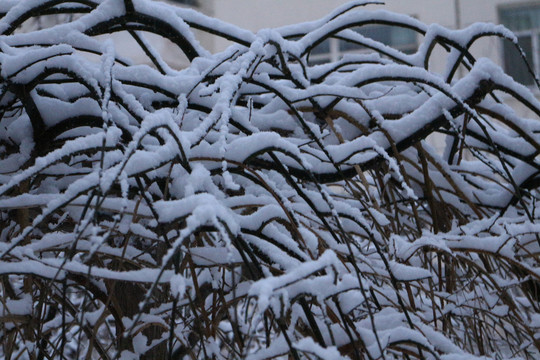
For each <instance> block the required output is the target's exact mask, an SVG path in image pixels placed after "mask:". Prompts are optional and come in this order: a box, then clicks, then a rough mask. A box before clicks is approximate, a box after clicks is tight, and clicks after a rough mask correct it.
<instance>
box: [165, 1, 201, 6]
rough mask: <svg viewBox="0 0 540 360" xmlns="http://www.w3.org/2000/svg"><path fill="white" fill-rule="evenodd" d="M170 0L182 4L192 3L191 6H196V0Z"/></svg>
mask: <svg viewBox="0 0 540 360" xmlns="http://www.w3.org/2000/svg"><path fill="white" fill-rule="evenodd" d="M170 1H171V2H173V3H179V4H184V5H192V6H197V5H198V4H197V0H170Z"/></svg>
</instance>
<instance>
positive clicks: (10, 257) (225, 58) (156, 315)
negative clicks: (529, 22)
mask: <svg viewBox="0 0 540 360" xmlns="http://www.w3.org/2000/svg"><path fill="white" fill-rule="evenodd" d="M56 3H57V2H55V1H50V2H47V1H42V0H26V1H20V2H17V1H11V0H6V1H2V2H0V13H1V14H4V13H6V15H5V16H4V17H2V18H1V19H0V33H1V34H2V35H1V36H0V48H1V50H2V51H1V53H0V63H1V64H2V66H1V70H0V77H1V78H2V80H3V82H1V83H0V107H1V112H0V274H2V275H5V277H4V279H5V280H3V281H5V283H4V285H3V286H4V287H3V289H5V290H3V292H2V298H1V299H0V300H2V301H1V306H0V311H1V312H2V314H0V315H2V316H8V315H9V314H11V315H21V316H32V317H33V318H35V319H36V320H35V321H36V323H39V326H40V329H45V330H44V331H47V332H48V333H49V334H51V340H50V343H51V344H57V343H61V339H60V337H59V336H60V335H61V334H62V331H64V330H63V326H65V327H67V328H69V329H72V330H70V331H71V332H69V333H66V334H64V335H67V336H71V337H73V338H74V339H81V340H80V342H79V345H76V346H79V347H81V348H82V347H83V346H86V344H89V343H90V341H94V342H93V343H92V344H95V345H96V349H97V348H99V349H108V350H103V351H105V353H106V354H107V356H108V357H110V358H138V357H140V356H141V355H142V353H144V352H146V351H149V349H150V348H151V347H152V346H154V345H157V344H158V343H160V342H161V341H163V342H164V343H166V344H167V346H169V338H168V336H169V334H172V335H173V338H171V342H170V345H171V346H172V347H173V348H176V349H177V350H178V351H180V350H182V349H183V347H184V346H185V347H186V349H187V348H189V349H190V350H192V351H193V354H188V353H187V352H186V353H185V354H181V355H182V356H190V355H192V357H194V358H195V357H202V356H203V353H204V351H206V352H207V354H206V355H204V356H210V355H215V357H216V358H230V357H242V358H246V359H267V358H272V357H280V356H285V357H286V356H287V355H288V354H290V353H291V352H294V351H296V352H297V353H298V354H299V356H300V357H301V358H302V357H318V358H321V359H346V358H348V357H351V356H352V355H351V354H352V353H346V350H345V349H348V348H349V347H350V346H352V345H354V346H356V347H357V349H359V351H360V352H361V353H362V355H366V356H367V355H369V356H370V357H372V358H384V357H392V356H394V357H399V356H400V355H401V354H402V353H401V351H402V350H403V349H405V350H406V351H409V352H413V353H416V352H418V349H419V347H421V348H422V354H416V355H418V357H422V356H424V357H426V358H440V359H458V358H460V359H461V358H463V359H475V358H477V357H476V356H477V355H478V354H479V353H480V346H481V344H480V343H478V341H479V340H477V339H476V338H475V336H476V335H477V334H474V335H473V334H472V331H480V330H473V329H472V328H473V327H476V328H478V329H481V331H482V332H483V333H482V336H484V337H485V338H488V339H490V341H492V342H493V344H495V345H496V346H495V349H494V352H495V353H494V355H493V356H492V355H489V356H492V357H493V358H510V357H512V356H522V355H524V354H527V352H529V353H530V354H532V355H531V357H532V358H534V357H537V355H538V351H537V350H535V349H534V348H533V346H532V345H531V344H533V343H534V340H535V339H533V336H534V334H535V333H536V332H537V329H538V328H539V327H540V325H539V324H540V320H539V319H540V318H539V317H538V314H537V313H536V308H537V306H536V305H537V304H535V303H533V302H534V301H535V300H534V299H535V296H536V295H535V294H534V292H531V290H530V289H531V288H534V287H536V282H537V281H540V268H539V264H540V262H539V261H538V254H539V252H540V242H539V240H538V233H539V231H540V225H539V223H540V222H539V220H538V214H539V210H540V209H539V208H538V206H539V205H538V190H537V183H538V172H539V169H540V163H539V161H538V154H539V153H540V125H538V124H539V123H538V117H540V101H539V100H538V99H537V96H535V94H534V93H533V92H531V91H530V89H529V88H527V87H525V86H523V85H521V84H519V83H517V82H515V81H514V80H513V79H512V78H511V77H509V76H508V75H506V74H504V72H503V70H502V69H501V68H500V67H499V66H498V65H496V64H494V63H493V62H492V61H490V60H488V59H482V58H479V59H475V60H473V59H472V58H471V57H470V56H469V55H468V54H467V56H466V59H465V60H463V59H462V58H461V57H460V54H461V51H463V50H465V49H468V48H470V47H471V46H473V45H474V43H475V41H477V39H479V38H481V37H486V36H501V37H504V38H506V39H510V40H515V37H514V35H513V34H511V33H510V32H509V31H508V30H507V29H505V28H503V27H501V26H496V25H490V24H473V25H471V26H469V27H467V28H466V29H462V30H450V29H446V28H444V27H442V26H440V25H437V24H432V25H429V26H428V25H425V24H423V23H421V22H420V21H418V20H416V19H414V18H411V17H408V16H405V15H400V14H394V13H391V12H388V11H385V10H375V11H367V10H366V8H364V7H363V6H364V5H366V4H367V3H369V2H364V1H353V2H349V3H347V4H345V5H343V6H341V7H339V8H338V9H336V10H335V11H334V12H332V13H330V14H329V15H327V16H326V17H324V18H322V19H319V20H317V21H313V22H307V23H302V24H296V25H290V26H284V27H281V28H276V29H264V30H261V31H259V32H257V33H252V32H250V31H248V30H245V29H241V28H239V27H237V26H234V25H232V24H227V23H224V22H222V21H220V20H217V19H212V18H210V17H208V16H206V15H203V14H200V13H198V12H196V11H194V10H193V9H187V8H177V7H171V6H170V5H168V4H165V3H159V2H152V1H148V0H133V1H132V4H133V11H135V15H130V14H127V15H126V5H125V4H129V2H121V1H117V0H103V1H101V0H91V1H89V2H87V3H88V6H89V7H92V9H90V8H89V9H88V10H89V12H88V13H85V14H78V15H77V16H73V17H72V18H69V19H68V20H67V21H66V22H65V23H62V24H56V25H53V26H51V27H48V28H44V29H39V30H33V29H29V30H28V32H26V33H23V32H21V31H19V30H16V31H13V30H14V29H13V26H12V25H13V24H15V25H17V24H19V22H20V21H22V20H24V19H25V16H27V15H28V16H30V17H32V16H34V14H33V13H30V12H33V11H35V12H36V14H38V13H39V12H40V11H41V10H40V6H41V5H43V6H44V5H45V4H51V6H58V7H60V8H62V10H66V11H68V10H73V11H79V10H80V8H78V7H76V6H75V5H74V3H70V2H62V1H60V2H59V3H58V4H56ZM377 3H378V2H377ZM77 9H79V10H77ZM130 16H131V17H130ZM126 19H129V21H128V22H123V21H124V20H126ZM109 21H113V23H114V24H115V25H113V27H110V26H111V23H109ZM148 22H150V23H152V29H154V28H155V31H156V32H158V35H161V36H165V37H169V38H170V39H172V40H174V41H173V43H176V45H174V46H179V47H180V48H181V50H182V49H183V50H184V51H185V52H186V53H187V55H188V58H191V60H192V61H191V64H190V66H189V67H188V68H186V69H181V70H178V69H173V68H172V67H171V66H170V65H169V64H167V62H166V58H164V57H162V56H161V55H160V54H159V52H158V51H157V49H158V47H154V46H153V45H154V44H152V42H151V41H150V40H149V39H150V38H148V39H146V38H145V34H144V32H145V31H146V30H151V29H150V28H148V27H145V26H146V25H148ZM373 23H377V24H391V25H392V26H403V27H406V28H408V29H413V30H414V31H417V32H418V33H419V34H420V35H423V44H422V45H420V47H419V49H418V51H416V53H414V54H404V53H402V52H400V51H399V50H396V49H393V48H392V47H390V46H388V45H385V44H382V43H379V42H378V41H376V40H375V39H370V38H367V37H365V36H363V35H361V34H360V33H358V32H356V31H354V29H355V28H356V27H357V26H365V25H369V24H373ZM164 24H166V26H167V27H166V28H163V26H165V25H164ZM124 26H133V27H132V28H130V30H133V31H135V34H136V35H137V36H139V37H140V40H141V42H142V43H143V44H145V45H146V47H148V49H149V50H148V51H149V52H150V53H151V54H152V55H153V57H154V58H155V59H156V60H155V64H154V65H155V66H156V67H157V69H154V68H152V67H150V66H148V65H144V64H134V62H133V61H131V60H130V59H121V58H120V57H119V55H118V54H117V49H115V48H114V43H113V42H112V41H110V40H105V41H102V40H98V38H95V37H94V35H97V34H100V33H108V32H116V31H119V30H121V29H122V27H124ZM163 29H165V30H163ZM193 29H196V30H197V31H196V32H195V31H194V30H193ZM162 30H163V31H162ZM199 32H207V33H208V34H210V35H212V34H213V35H216V36H222V37H225V38H227V39H229V40H231V41H232V42H234V43H235V44H233V45H232V46H231V47H230V48H228V49H226V50H225V51H223V52H221V53H218V54H210V52H209V51H208V50H207V49H204V47H203V46H202V45H201V43H200V42H199V40H198V36H199ZM210 35H209V36H210ZM213 35H212V36H213ZM334 35H335V36H339V37H341V38H345V39H348V40H351V41H355V42H358V43H362V44H364V45H368V47H369V48H370V49H372V50H373V53H370V54H368V53H366V54H350V55H347V56H345V57H344V58H343V59H340V60H338V61H337V62H336V63H333V64H325V65H317V66H311V65H310V64H309V63H308V62H307V55H308V53H309V52H310V51H311V50H312V49H313V47H314V46H315V45H317V44H319V43H320V42H321V41H324V40H325V39H327V38H329V37H331V36H334ZM441 39H442V40H444V42H445V44H446V45H445V46H448V54H447V59H446V60H447V63H448V67H447V69H446V70H445V72H444V73H443V74H439V73H435V72H433V71H431V69H429V68H427V67H426V66H425V64H429V61H430V57H431V56H432V54H431V49H432V48H431V45H432V42H434V41H439V40H441ZM442 40H441V41H442ZM443 51H444V50H443ZM88 54H94V55H92V56H89V55H88ZM96 55H97V56H96ZM456 61H464V62H466V63H467V65H468V66H469V65H470V69H468V70H467V71H463V72H462V74H459V76H460V78H456V79H450V78H451V77H452V76H456V74H455V73H453V71H454V65H455V62H456ZM451 75H452V76H451ZM492 90H497V91H498V92H502V93H504V94H506V95H505V96H506V97H504V99H506V98H509V97H512V98H513V100H512V101H514V102H520V103H521V104H522V105H524V107H525V108H527V109H529V110H530V111H529V114H530V115H528V116H529V117H524V116H522V115H521V113H520V112H518V111H516V110H515V109H514V107H513V102H511V101H509V102H506V103H504V102H503V103H501V102H498V100H497V99H495V98H494V97H491V96H490V94H489V92H490V91H492ZM535 116H537V117H535ZM436 134H443V135H441V136H445V137H446V139H445V143H444V144H442V151H439V148H440V147H436V146H431V145H430V144H428V141H427V140H426V139H427V138H428V137H429V136H431V135H436ZM34 135H35V136H34ZM6 284H7V285H9V286H10V287H11V290H13V292H14V293H15V294H16V295H15V296H12V295H10V294H9V292H10V290H9V287H7V285H6ZM115 284H116V285H115ZM118 284H123V285H122V286H124V285H125V286H127V287H129V286H128V285H135V284H136V286H133V289H136V290H137V291H139V293H137V291H134V292H133V294H135V293H136V296H135V295H133V301H135V302H137V304H136V305H137V306H134V307H135V308H137V309H139V311H138V312H134V313H127V311H128V310H126V309H118V308H117V307H118V305H117V304H115V302H117V300H118V299H116V298H115V296H116V295H114V293H113V292H112V289H113V288H114V287H115V286H118ZM38 285H39V286H38ZM28 287H29V288H30V289H31V290H28ZM45 289H46V290H47V291H48V292H46V291H45ZM129 291H131V290H129ZM49 295H50V296H49ZM45 297H47V300H46V301H47V303H46V304H45V303H43V299H44V298H45ZM57 299H68V300H69V303H68V302H66V301H67V300H66V301H64V300H62V301H58V302H55V301H57ZM49 301H50V302H51V303H49ZM66 304H68V305H66ZM53 305H54V306H56V307H58V309H59V311H58V312H57V313H56V314H53V315H51V317H52V319H50V320H45V316H46V315H47V312H48V311H49V310H48V309H49V307H52V306H53ZM70 312H71V313H70ZM124 312H126V313H124ZM67 313H70V314H67ZM109 313H110V314H111V316H108V315H106V314H109ZM47 316H48V315H47ZM173 318H174V323H173ZM13 319H15V320H13ZM17 319H19V318H17V317H13V318H12V319H11V320H9V324H10V325H9V326H10V328H11V327H12V326H15V325H17V326H18V323H17V321H19V320H17ZM78 321H79V322H78ZM80 323H82V324H88V326H91V327H94V328H95V329H96V331H94V333H95V334H98V335H96V337H95V338H93V339H90V338H91V337H92V336H94V335H92V332H85V331H84V329H83V330H81V328H80ZM473 325H474V326H473ZM154 327H155V328H158V329H163V332H162V333H160V334H161V335H159V336H157V338H155V339H152V338H150V337H147V335H146V333H145V334H143V331H146V330H143V329H149V328H151V329H153V328H154ZM169 327H171V328H169ZM199 327H201V328H204V329H205V331H203V332H198V330H197V329H198V328H199ZM448 327H451V330H448V329H447V328H448ZM113 328H114V329H113ZM476 328H475V329H476ZM111 329H113V330H111ZM165 329H166V330H165ZM169 330H171V332H170V333H169ZM118 331H122V332H123V336H125V337H126V339H128V340H130V341H132V343H133V348H132V349H131V350H133V352H129V351H125V350H124V349H120V348H119V347H118V346H117V345H116V343H115V341H116V340H115V339H116V338H117V337H118V336H120V335H121V334H120V333H117V332H118ZM156 331H157V332H159V331H161V330H159V331H158V330H156ZM508 333H511V334H519V335H518V336H517V337H516V338H515V339H514V338H513V337H511V336H506V335H505V334H508ZM59 334H60V335H59ZM72 334H73V336H72ZM103 334H106V335H103ZM14 336H15V337H17V341H18V345H17V347H18V349H19V350H20V351H23V350H22V349H23V348H24V346H26V345H24V344H26V343H25V342H24V339H23V337H24V334H22V333H21V334H19V333H17V334H15V335H14ZM194 338H196V341H194V340H193V339H194ZM77 341H79V340H77ZM69 344H71V342H70V343H69ZM98 345H99V346H98ZM51 346H52V345H51ZM66 346H67V345H66ZM70 346H71V345H70ZM490 346H491V345H490ZM79 350H80V351H81V353H82V352H83V351H82V350H81V349H79ZM405 350H403V351H405ZM492 350H493V349H492ZM1 351H5V350H0V354H2V355H5V354H4V353H2V352H1ZM24 351H27V352H28V353H29V356H30V357H35V356H37V353H36V354H34V353H33V351H34V350H32V349H30V348H28V350H24ZM47 351H48V350H47ZM96 351H98V350H96ZM186 351H187V350H186ZM115 352H116V353H115ZM396 354H397V355H396ZM94 355H95V354H90V353H88V354H87V355H86V357H88V358H90V357H93V356H94ZM100 356H101V355H100ZM179 356H180V355H179ZM94 357H95V356H94ZM411 357H413V356H412V355H411ZM486 358H490V357H486Z"/></svg>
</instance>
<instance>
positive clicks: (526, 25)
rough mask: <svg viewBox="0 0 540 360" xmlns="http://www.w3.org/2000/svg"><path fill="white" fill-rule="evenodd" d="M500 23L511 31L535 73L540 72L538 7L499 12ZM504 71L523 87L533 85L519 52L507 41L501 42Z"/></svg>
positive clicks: (539, 11)
mask: <svg viewBox="0 0 540 360" xmlns="http://www.w3.org/2000/svg"><path fill="white" fill-rule="evenodd" d="M499 16H500V20H501V23H502V24H503V25H505V26H506V27H507V28H509V29H510V30H512V31H513V32H514V33H515V34H516V36H517V38H518V44H519V46H520V47H521V48H522V49H523V51H524V52H525V54H526V58H527V61H528V62H529V64H530V65H531V67H532V68H533V69H534V72H535V73H537V74H538V73H539V70H540V5H531V6H523V7H518V8H507V9H501V10H500V11H499ZM503 60H504V69H505V71H506V73H507V74H509V75H510V76H512V77H513V78H514V79H515V80H516V81H518V82H520V83H522V84H524V85H533V83H534V79H533V77H532V76H531V74H529V72H528V71H527V66H526V65H525V64H524V62H523V60H522V59H521V56H520V55H519V52H518V51H517V50H516V49H515V47H514V45H513V44H512V43H510V42H509V41H504V42H503Z"/></svg>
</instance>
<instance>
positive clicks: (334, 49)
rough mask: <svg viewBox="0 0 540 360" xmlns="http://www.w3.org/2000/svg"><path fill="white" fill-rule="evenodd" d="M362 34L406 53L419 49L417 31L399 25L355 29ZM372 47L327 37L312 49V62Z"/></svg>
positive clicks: (331, 58) (338, 57) (321, 61)
mask: <svg viewBox="0 0 540 360" xmlns="http://www.w3.org/2000/svg"><path fill="white" fill-rule="evenodd" d="M353 30H354V31H356V32H358V33H359V34H361V35H362V36H365V37H367V38H370V39H373V40H375V41H378V42H380V43H383V44H385V45H388V46H391V47H393V48H394V49H397V50H400V51H402V52H404V53H406V54H411V53H413V52H415V51H416V49H417V41H416V36H417V34H416V32H415V31H414V30H410V29H407V28H402V27H399V26H387V25H368V26H362V27H358V28H355V29H353ZM369 51H370V49H368V48H366V47H363V46H361V45H358V44H356V43H353V42H349V41H344V40H339V39H327V40H325V41H324V42H322V43H321V44H319V45H318V46H317V47H315V48H314V49H313V50H312V51H311V55H310V58H309V63H310V64H322V63H325V62H329V61H337V60H339V59H340V58H341V57H343V55H345V54H348V53H361V52H369Z"/></svg>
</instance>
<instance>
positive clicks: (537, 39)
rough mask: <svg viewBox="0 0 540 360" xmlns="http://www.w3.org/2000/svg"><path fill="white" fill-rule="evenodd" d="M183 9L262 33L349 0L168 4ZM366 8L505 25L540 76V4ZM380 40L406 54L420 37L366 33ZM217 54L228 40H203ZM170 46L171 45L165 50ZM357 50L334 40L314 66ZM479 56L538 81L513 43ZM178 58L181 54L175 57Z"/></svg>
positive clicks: (495, 45)
mask: <svg viewBox="0 0 540 360" xmlns="http://www.w3.org/2000/svg"><path fill="white" fill-rule="evenodd" d="M167 2H169V3H173V4H176V5H179V6H191V7H194V8H196V9H198V10H200V11H202V12H203V13H205V14H207V15H209V16H212V17H216V18H218V19H220V20H223V21H225V22H228V23H232V24H235V25H238V26H240V27H242V28H245V29H247V30H251V31H253V32H257V31H258V30H260V29H263V28H275V27H280V26H284V25H289V24H296V23H301V22H306V21H312V20H316V19H318V18H321V17H323V16H325V15H327V14H328V13H330V12H331V11H332V10H334V9H335V8H337V7H339V6H341V5H344V4H346V3H347V2H348V1H347V0H167ZM365 9H366V10H376V9H384V10H388V11H393V12H398V13H401V14H407V15H410V16H413V17H415V18H417V19H418V20H420V21H421V22H423V23H425V24H439V25H441V26H443V27H445V28H449V29H461V28H464V27H467V26H469V25H471V24H473V23H476V22H489V23H495V24H504V25H505V26H506V27H508V28H509V29H510V30H512V31H514V32H515V34H516V35H517V37H518V40H519V44H520V45H521V47H522V48H523V50H524V51H525V53H526V56H527V59H528V60H529V63H530V64H531V66H532V67H533V68H534V70H535V72H536V73H537V74H539V73H540V0H523V1H520V0H474V1H471V0H406V1H404V0H386V1H385V4H384V5H375V4H371V5H367V6H366V7H365ZM362 33H363V35H367V36H369V37H372V38H374V39H376V40H379V41H382V42H385V43H387V44H388V45H392V46H393V47H396V48H398V49H400V50H402V51H405V52H414V51H415V50H416V48H417V46H418V44H419V43H420V42H421V41H422V39H421V38H419V36H418V35H417V34H415V33H413V32H412V31H409V32H407V31H406V30H404V29H398V28H396V27H384V26H379V27H377V26H371V27H368V28H366V29H364V30H363V31H362ZM201 42H202V43H203V45H204V46H205V47H206V48H208V49H209V50H210V51H212V52H218V51H221V50H224V49H225V48H226V47H227V46H228V45H229V43H228V42H227V40H225V39H222V38H218V37H213V38H212V39H209V38H208V39H205V38H203V39H201ZM165 48H166V47H165ZM354 51H358V49H355V48H354V46H352V45H351V44H350V43H346V42H343V41H339V40H337V39H331V40H330V41H327V42H326V43H324V44H322V45H321V46H320V47H319V48H318V49H316V50H315V51H314V53H313V54H312V57H311V61H312V63H318V62H324V61H334V60H337V59H339V57H340V56H342V55H343V54H345V53H347V52H354ZM471 51H472V53H473V54H474V55H475V56H476V57H488V58H490V59H491V60H492V61H494V62H495V63H497V64H499V65H501V66H502V67H503V68H505V71H506V72H507V73H508V74H510V75H512V76H513V77H514V78H515V79H516V80H518V81H520V82H521V83H523V84H525V85H533V78H532V77H531V76H530V75H529V73H528V71H527V69H526V66H525V65H524V64H523V62H522V61H521V59H520V55H519V53H518V52H517V51H516V50H515V49H514V47H513V46H512V45H511V44H510V43H509V42H504V41H501V40H500V39H499V38H496V37H487V38H484V39H481V40H480V41H478V42H476V43H475V45H474V46H473V47H472V49H471ZM172 58H178V56H172ZM443 58H444V57H443V54H441V55H440V56H434V57H433V60H432V64H430V66H431V68H432V69H434V70H435V71H438V70H442V69H443V68H444V61H443Z"/></svg>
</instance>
